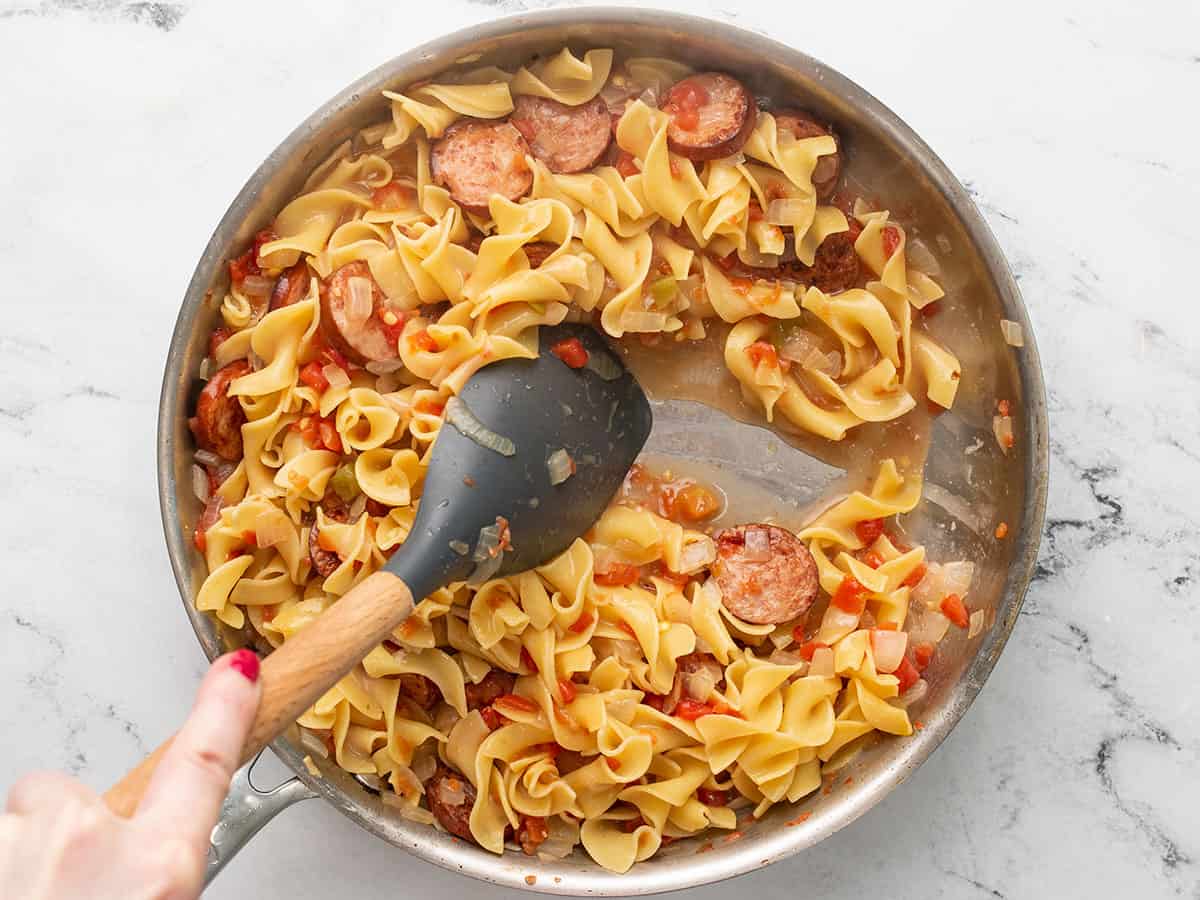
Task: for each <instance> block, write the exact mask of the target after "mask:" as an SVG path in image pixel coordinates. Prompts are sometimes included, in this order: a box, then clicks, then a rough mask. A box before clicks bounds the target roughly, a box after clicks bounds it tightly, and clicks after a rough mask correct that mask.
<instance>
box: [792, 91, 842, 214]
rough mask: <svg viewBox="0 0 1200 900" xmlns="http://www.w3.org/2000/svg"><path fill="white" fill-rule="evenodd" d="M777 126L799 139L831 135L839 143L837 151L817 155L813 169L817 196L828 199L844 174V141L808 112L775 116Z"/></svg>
mask: <svg viewBox="0 0 1200 900" xmlns="http://www.w3.org/2000/svg"><path fill="white" fill-rule="evenodd" d="M775 127H776V128H777V129H778V130H779V131H790V132H791V133H792V135H793V136H794V137H795V138H796V139H797V140H802V139H803V138H812V137H824V136H825V135H829V136H830V137H832V138H833V141H834V143H835V144H837V147H838V149H837V151H836V152H834V153H831V154H828V155H826V156H820V157H817V165H816V168H814V169H813V173H812V183H813V187H814V188H816V191H817V197H818V198H819V199H821V200H828V199H829V197H830V196H831V195H832V194H833V192H834V189H835V188H836V187H837V180H838V176H839V175H841V174H842V154H841V148H842V142H841V141H839V140H838V137H837V135H836V134H834V133H833V130H832V129H831V128H828V127H826V126H825V125H822V124H821V123H820V122H818V121H817V120H816V119H814V118H813V117H812V116H811V115H809V114H808V113H806V112H786V113H780V114H779V115H777V116H776V117H775Z"/></svg>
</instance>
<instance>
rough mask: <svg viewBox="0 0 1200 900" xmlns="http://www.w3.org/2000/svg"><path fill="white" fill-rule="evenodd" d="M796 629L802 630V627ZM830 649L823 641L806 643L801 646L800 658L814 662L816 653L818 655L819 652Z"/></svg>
mask: <svg viewBox="0 0 1200 900" xmlns="http://www.w3.org/2000/svg"><path fill="white" fill-rule="evenodd" d="M796 627H797V628H800V627H801V626H799V625H797V626H796ZM793 636H794V632H793ZM828 647H829V645H828V644H825V643H822V642H821V641H805V642H804V643H803V644H801V645H800V658H801V659H806V660H808V661H809V662H812V658H813V654H814V653H816V652H817V651H818V650H822V649H828Z"/></svg>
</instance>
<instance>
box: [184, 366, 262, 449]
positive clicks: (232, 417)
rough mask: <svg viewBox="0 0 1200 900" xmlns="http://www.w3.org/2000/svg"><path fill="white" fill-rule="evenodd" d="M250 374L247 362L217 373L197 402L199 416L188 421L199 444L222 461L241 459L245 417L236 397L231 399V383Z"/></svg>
mask: <svg viewBox="0 0 1200 900" xmlns="http://www.w3.org/2000/svg"><path fill="white" fill-rule="evenodd" d="M249 372H250V365H249V363H247V362H246V361H245V360H241V359H239V360H237V361H235V362H231V363H230V364H229V365H227V366H225V367H224V368H221V369H218V370H217V372H216V374H215V375H213V376H212V378H210V379H208V384H206V385H205V386H204V390H202V391H201V392H200V397H199V398H198V399H197V400H196V415H195V417H194V418H192V419H189V420H188V425H189V426H190V427H191V429H192V435H193V436H194V437H195V438H196V443H197V444H199V445H200V446H201V447H202V448H203V449H205V450H210V451H212V452H213V453H215V454H217V456H219V457H221V458H222V459H228V460H231V461H237V460H240V459H241V458H242V426H243V425H244V424H245V423H246V413H245V412H244V411H243V410H242V404H241V403H239V402H238V399H237V397H230V396H229V383H230V382H231V381H233V380H234V379H235V378H241V377H242V376H243V375H247V374H249Z"/></svg>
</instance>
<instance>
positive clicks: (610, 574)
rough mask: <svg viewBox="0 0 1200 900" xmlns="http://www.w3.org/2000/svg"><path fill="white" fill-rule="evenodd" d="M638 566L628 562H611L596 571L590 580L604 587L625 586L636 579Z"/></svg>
mask: <svg viewBox="0 0 1200 900" xmlns="http://www.w3.org/2000/svg"><path fill="white" fill-rule="evenodd" d="M638 574H639V571H638V567H637V566H634V565H630V564H629V563H613V564H612V565H610V566H609V567H608V568H607V569H605V570H604V571H603V572H596V573H595V574H594V575H593V576H592V580H593V581H595V582H596V584H601V585H604V586H605V587H625V586H626V585H630V584H633V583H634V582H635V581H637V580H638Z"/></svg>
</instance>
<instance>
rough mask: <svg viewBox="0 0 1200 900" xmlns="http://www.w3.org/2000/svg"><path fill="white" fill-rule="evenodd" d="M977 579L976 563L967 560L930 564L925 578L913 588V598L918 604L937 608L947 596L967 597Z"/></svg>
mask: <svg viewBox="0 0 1200 900" xmlns="http://www.w3.org/2000/svg"><path fill="white" fill-rule="evenodd" d="M974 577H975V563H973V562H968V561H966V560H959V561H957V562H949V563H930V564H929V565H928V567H927V568H926V569H925V577H924V578H922V579H921V580H920V582H918V584H917V586H916V587H915V588H913V592H912V598H913V600H915V601H917V602H918V603H923V604H925V605H926V606H929V607H933V608H936V607H937V605H938V604H939V603H941V602H942V598H943V597H945V596H946V595H947V594H958V596H960V597H965V596H966V595H967V591H969V590H970V589H971V580H972V579H973V578H974Z"/></svg>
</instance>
